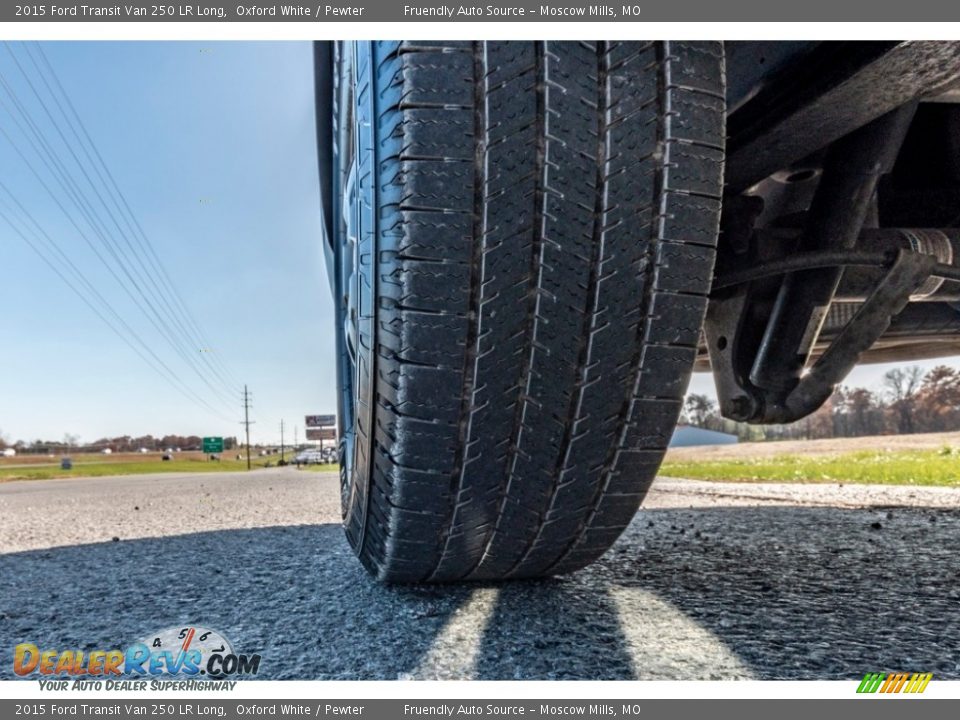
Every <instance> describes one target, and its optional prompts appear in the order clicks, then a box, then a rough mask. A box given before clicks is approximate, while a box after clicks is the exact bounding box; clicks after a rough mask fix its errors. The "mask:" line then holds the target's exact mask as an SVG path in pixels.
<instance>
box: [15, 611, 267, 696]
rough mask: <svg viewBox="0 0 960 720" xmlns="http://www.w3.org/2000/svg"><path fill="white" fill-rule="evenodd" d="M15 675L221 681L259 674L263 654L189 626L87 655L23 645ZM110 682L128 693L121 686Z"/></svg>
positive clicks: (213, 632)
mask: <svg viewBox="0 0 960 720" xmlns="http://www.w3.org/2000/svg"><path fill="white" fill-rule="evenodd" d="M13 671H14V673H16V674H17V675H18V676H20V677H31V678H36V679H41V678H43V679H46V680H53V679H58V680H63V681H64V683H63V684H65V683H66V681H68V680H80V679H86V678H90V679H91V680H93V679H101V678H102V679H104V680H106V681H107V682H110V681H111V680H112V679H114V678H123V679H124V681H126V680H128V679H130V678H159V677H176V678H187V679H194V680H200V679H203V680H223V679H226V678H235V677H252V676H255V675H256V674H257V673H258V672H259V671H260V656H259V655H248V654H241V653H237V652H235V651H234V649H233V646H232V644H231V643H230V641H229V640H227V639H226V638H225V637H224V636H223V635H221V634H220V633H219V632H217V631H216V630H210V629H209V628H204V627H200V626H187V627H174V628H167V629H166V630H161V631H160V632H156V633H151V634H150V635H148V636H146V637H145V638H143V639H142V640H140V641H138V642H135V643H133V644H132V645H130V646H128V647H127V648H125V649H110V650H90V651H83V650H74V649H58V648H40V647H38V646H37V645H35V644H34V643H29V642H25V643H20V644H19V645H17V646H16V647H15V648H14V650H13ZM110 684H111V685H112V686H116V689H129V688H127V687H124V686H121V684H120V682H116V683H110ZM125 684H126V683H124V685H125ZM58 685H60V683H58ZM206 685H207V683H204V686H206ZM53 689H65V688H63V687H62V686H61V687H60V688H53ZM107 689H111V688H107Z"/></svg>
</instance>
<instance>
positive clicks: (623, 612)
mask: <svg viewBox="0 0 960 720" xmlns="http://www.w3.org/2000/svg"><path fill="white" fill-rule="evenodd" d="M337 498H338V491H337V479H336V476H335V475H333V474H318V473H307V472H297V471H295V470H291V469H275V470H265V471H254V472H252V473H249V474H245V473H243V474H241V473H224V474H217V475H192V476H191V475H151V476H130V477H118V478H97V479H71V480H48V481H35V482H10V483H2V484H0V677H4V678H8V677H11V676H12V669H11V668H12V666H11V652H12V648H13V646H14V645H15V644H16V643H19V642H25V641H31V642H34V643H36V644H38V645H39V646H49V647H57V648H80V649H86V650H91V649H96V648H100V649H103V648H113V647H123V646H124V644H125V643H128V642H132V641H134V640H136V639H139V638H141V637H143V636H145V635H147V634H148V633H150V632H151V631H156V630H160V629H163V628H167V627H171V626H176V625H181V624H188V623H189V624H199V625H203V626H206V627H210V628H214V629H217V630H219V631H220V632H222V633H223V634H224V635H225V636H226V637H228V638H229V639H230V640H232V641H233V643H234V646H235V648H236V649H237V650H240V651H244V652H251V653H252V652H258V653H260V654H261V655H262V656H263V661H262V664H261V677H265V678H297V679H394V678H480V679H633V678H639V679H730V678H790V679H794V678H805V679H806V678H819V679H839V678H844V679H853V678H857V679H859V678H860V677H862V676H863V674H864V673H865V672H867V671H893V670H903V671H929V672H933V673H934V674H935V677H938V678H960V582H958V579H960V572H958V571H960V552H958V550H960V493H957V492H956V491H950V490H944V489H915V488H869V487H862V486H843V487H838V486H836V485H805V486H796V485H793V486H785V485H732V484H708V483H697V482H688V481H670V480H659V481H658V482H657V483H656V484H655V486H654V489H653V490H652V491H651V494H650V496H649V497H648V500H647V502H646V504H645V507H644V509H643V510H641V512H640V513H638V515H637V517H636V519H635V520H634V522H633V524H632V525H631V526H630V528H629V529H628V531H627V532H626V533H625V535H624V536H623V537H622V538H621V540H620V541H619V542H618V543H617V545H616V546H615V547H614V548H613V549H612V550H611V551H610V552H609V553H608V554H607V555H606V556H605V557H604V558H603V559H602V560H601V561H600V562H599V563H597V564H596V565H594V566H593V567H591V568H589V569H587V570H585V571H582V572H580V573H577V574H574V575H572V576H569V577H564V578H559V579H553V580H545V581H539V582H523V583H511V584H501V585H470V586H446V587H427V586H423V587H411V588H390V587H384V586H381V585H378V584H377V583H375V582H373V581H372V580H371V579H370V578H369V577H368V576H367V575H366V574H365V573H364V571H363V570H362V569H361V568H360V566H359V564H358V563H357V562H356V560H355V559H354V558H353V556H352V553H351V551H350V549H349V547H348V546H347V544H346V542H345V540H344V538H343V536H342V533H341V531H340V527H339V525H338V520H339V509H338V504H337V503H338V500H337Z"/></svg>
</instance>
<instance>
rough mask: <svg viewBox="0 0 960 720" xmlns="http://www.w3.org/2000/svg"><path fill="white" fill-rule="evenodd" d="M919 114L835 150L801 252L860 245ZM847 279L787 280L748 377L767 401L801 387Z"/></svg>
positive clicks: (901, 115) (878, 123)
mask: <svg viewBox="0 0 960 720" xmlns="http://www.w3.org/2000/svg"><path fill="white" fill-rule="evenodd" d="M915 110H916V105H915V104H909V105H905V106H903V107H901V108H898V109H897V110H894V111H893V112H890V113H888V114H887V115H884V116H882V117H880V118H878V119H876V120H874V121H873V122H871V123H870V124H868V125H866V126H864V127H862V128H860V129H859V130H856V131H855V132H853V133H851V134H850V135H848V136H846V137H845V138H843V139H841V140H839V141H838V142H836V143H834V145H833V146H832V147H831V148H830V150H829V152H828V153H827V157H826V160H825V162H824V168H823V175H822V177H821V180H820V183H819V185H818V187H817V190H816V193H815V195H814V198H813V201H812V203H811V207H810V212H809V213H808V218H809V220H808V221H807V224H806V226H805V227H804V229H803V232H802V234H801V236H800V240H799V243H798V247H797V248H796V251H797V252H798V253H803V252H815V251H825V250H849V249H851V248H853V247H854V246H855V245H856V242H857V238H858V236H859V235H860V231H861V229H862V227H863V222H864V218H865V217H866V215H867V212H868V209H869V207H870V203H871V202H872V200H873V197H874V193H875V192H876V188H877V182H878V180H879V178H880V176H881V175H883V174H884V173H887V172H889V171H890V169H891V168H892V167H893V163H894V161H895V160H896V157H897V153H898V152H899V150H900V146H901V144H902V143H903V138H904V137H905V135H906V132H907V129H908V128H909V125H910V121H911V120H912V119H913V115H914V112H915ZM842 272H843V271H842V268H839V267H836V268H821V269H817V270H815V271H801V272H795V273H791V274H789V275H787V276H786V277H785V278H784V280H783V283H782V285H781V287H780V290H779V292H778V294H777V297H776V300H775V302H774V305H773V309H772V312H771V314H770V318H769V320H768V322H767V325H766V329H765V331H764V334H763V338H762V340H761V342H760V346H759V348H758V349H757V353H756V356H755V358H754V361H753V365H752V367H751V369H750V374H749V380H750V383H751V384H752V385H753V386H754V387H755V388H757V389H759V390H760V391H762V393H763V394H765V395H767V394H769V395H772V396H785V395H786V394H788V393H789V392H790V391H791V390H792V389H793V388H795V387H796V386H797V384H798V383H799V382H800V378H801V376H802V374H803V371H804V368H805V367H806V364H807V360H808V359H809V357H810V352H811V350H812V349H813V346H814V343H815V342H816V340H817V336H818V335H819V333H820V328H821V326H822V325H823V321H824V319H825V318H826V315H827V311H828V309H829V307H830V303H831V301H832V300H833V298H834V295H835V293H836V291H837V287H838V285H839V283H840V278H841V275H842Z"/></svg>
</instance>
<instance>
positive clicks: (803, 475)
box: [660, 447, 960, 488]
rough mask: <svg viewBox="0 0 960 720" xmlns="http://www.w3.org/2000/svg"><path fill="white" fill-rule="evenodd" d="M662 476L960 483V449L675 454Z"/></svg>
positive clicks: (921, 483) (945, 484)
mask: <svg viewBox="0 0 960 720" xmlns="http://www.w3.org/2000/svg"><path fill="white" fill-rule="evenodd" d="M660 475H661V476H662V477H677V478H690V479H694V480H717V481H728V482H798V483H861V484H880V485H937V486H943V487H957V488H960V450H956V449H951V448H949V447H944V448H942V449H939V450H900V451H884V450H863V451H859V452H849V453H842V454H831V455H793V454H790V455H773V456H768V457H752V458H751V457H743V458H716V459H707V458H704V459H702V460H697V459H694V458H690V457H686V458H684V459H682V460H671V459H670V458H669V457H668V459H667V461H666V462H664V464H663V466H662V467H661V468H660Z"/></svg>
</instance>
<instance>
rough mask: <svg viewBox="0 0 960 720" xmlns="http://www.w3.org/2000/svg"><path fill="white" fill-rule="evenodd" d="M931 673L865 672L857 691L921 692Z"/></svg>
mask: <svg viewBox="0 0 960 720" xmlns="http://www.w3.org/2000/svg"><path fill="white" fill-rule="evenodd" d="M932 679H933V673H912V674H911V673H888V674H887V675H884V674H883V673H867V674H866V675H864V676H863V680H861V681H860V685H859V686H858V687H857V692H858V693H875V692H878V691H879V692H880V693H888V694H889V693H900V692H903V693H911V694H916V693H922V692H923V691H924V690H926V689H927V685H929V684H930V681H931V680H932Z"/></svg>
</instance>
